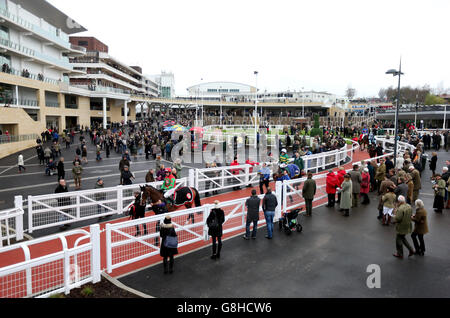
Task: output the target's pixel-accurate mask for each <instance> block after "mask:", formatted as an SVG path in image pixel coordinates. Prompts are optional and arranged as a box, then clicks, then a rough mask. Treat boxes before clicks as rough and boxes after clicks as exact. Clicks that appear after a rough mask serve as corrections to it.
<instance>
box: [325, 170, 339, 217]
mask: <svg viewBox="0 0 450 318" xmlns="http://www.w3.org/2000/svg"><path fill="white" fill-rule="evenodd" d="M337 187H338V179H337V177H336V175H335V174H334V172H333V170H331V169H330V170H328V174H327V180H326V191H327V194H328V205H327V207H328V208H333V207H334V204H335V200H336V188H337Z"/></svg>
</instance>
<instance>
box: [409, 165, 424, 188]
mask: <svg viewBox="0 0 450 318" xmlns="http://www.w3.org/2000/svg"><path fill="white" fill-rule="evenodd" d="M411 176H412V181H413V183H414V190H415V191H417V190H420V189H422V183H421V180H420V172H419V170H417V169H414V170H413V172H412V173H411Z"/></svg>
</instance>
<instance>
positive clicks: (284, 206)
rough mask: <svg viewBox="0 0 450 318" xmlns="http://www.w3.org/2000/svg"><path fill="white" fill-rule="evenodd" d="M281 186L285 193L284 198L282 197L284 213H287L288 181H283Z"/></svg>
mask: <svg viewBox="0 0 450 318" xmlns="http://www.w3.org/2000/svg"><path fill="white" fill-rule="evenodd" d="M281 188H282V193H283V198H282V200H283V213H286V211H287V186H286V183H284V182H283V183H282V186H281Z"/></svg>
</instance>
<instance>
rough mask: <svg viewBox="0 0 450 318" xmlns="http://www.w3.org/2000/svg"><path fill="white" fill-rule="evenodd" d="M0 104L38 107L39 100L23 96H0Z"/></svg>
mask: <svg viewBox="0 0 450 318" xmlns="http://www.w3.org/2000/svg"><path fill="white" fill-rule="evenodd" d="M0 105H4V106H5V107H6V106H9V107H26V108H28V107H32V108H39V102H38V101H37V100H34V99H24V98H19V99H17V98H5V97H1V96H0Z"/></svg>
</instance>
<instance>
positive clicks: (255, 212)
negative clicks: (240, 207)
mask: <svg viewBox="0 0 450 318" xmlns="http://www.w3.org/2000/svg"><path fill="white" fill-rule="evenodd" d="M260 203H261V200H260V199H259V198H258V197H257V196H256V195H255V196H251V197H250V198H248V199H247V201H246V202H245V206H246V207H247V220H249V221H258V220H259V205H260Z"/></svg>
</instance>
